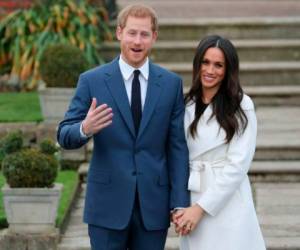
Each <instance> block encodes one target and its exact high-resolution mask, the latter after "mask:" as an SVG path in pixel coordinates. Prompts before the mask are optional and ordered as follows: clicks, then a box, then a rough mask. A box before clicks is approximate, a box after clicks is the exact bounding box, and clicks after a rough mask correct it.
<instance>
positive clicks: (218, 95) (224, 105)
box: [174, 36, 266, 250]
mask: <svg viewBox="0 0 300 250" xmlns="http://www.w3.org/2000/svg"><path fill="white" fill-rule="evenodd" d="M185 101H186V114H185V129H186V138H187V143H188V147H189V157H190V179H189V185H188V188H189V190H190V192H191V207H189V208H186V209H182V210H179V211H177V212H176V214H175V219H174V222H175V225H176V230H177V231H178V232H180V233H181V235H182V237H181V241H180V244H181V248H180V249H181V250H265V249H266V248H265V243H264V240H263V237H262V233H261V230H260V227H259V223H258V220H257V216H256V212H255V208H254V204H253V199H252V192H251V186H250V182H249V178H248V176H247V172H248V170H249V168H250V165H251V161H252V159H253V156H254V152H255V145H256V134H257V122H256V116H255V110H254V105H253V102H252V101H251V99H250V97H248V96H247V95H245V94H244V93H243V90H242V88H241V85H240V82H239V60H238V55H237V52H236V49H235V48H234V46H233V45H232V43H231V42H230V41H229V40H227V39H224V38H222V37H220V36H208V37H206V38H204V39H203V40H202V41H201V42H200V44H199V46H198V47H197V50H196V54H195V57H194V62H193V84H192V87H191V89H190V90H189V92H188V93H187V95H186V97H185Z"/></svg>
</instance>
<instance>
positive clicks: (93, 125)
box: [82, 98, 113, 135]
mask: <svg viewBox="0 0 300 250" xmlns="http://www.w3.org/2000/svg"><path fill="white" fill-rule="evenodd" d="M112 117H113V113H112V109H111V108H110V107H108V106H107V104H102V105H100V106H98V107H97V100H96V98H93V100H92V103H91V106H90V109H89V111H88V113H87V115H86V117H85V119H84V120H83V122H82V131H83V133H84V134H85V135H93V134H96V133H97V132H99V131H100V130H101V129H103V128H105V127H107V126H109V125H110V124H111V123H112Z"/></svg>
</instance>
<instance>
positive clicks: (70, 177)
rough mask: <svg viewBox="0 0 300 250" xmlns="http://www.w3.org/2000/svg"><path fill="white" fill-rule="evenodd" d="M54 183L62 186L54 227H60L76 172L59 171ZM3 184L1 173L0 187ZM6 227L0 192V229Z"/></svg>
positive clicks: (73, 187) (74, 182)
mask: <svg viewBox="0 0 300 250" xmlns="http://www.w3.org/2000/svg"><path fill="white" fill-rule="evenodd" d="M56 182H57V183H62V184H63V185H64V187H63V191H62V195H61V198H60V203H59V208H58V215H57V218H56V225H57V226H58V227H60V226H61V224H62V222H63V218H64V217H65V215H66V213H67V211H68V208H69V206H70V204H71V202H72V198H73V194H74V192H75V190H76V188H77V184H78V174H77V172H75V171H71V170H67V171H61V172H59V173H58V176H57V178H56ZM4 183H5V179H4V177H3V175H2V173H0V187H2V186H3V185H4ZM6 226H7V223H6V216H5V212H4V204H3V198H2V192H1V191H0V227H6Z"/></svg>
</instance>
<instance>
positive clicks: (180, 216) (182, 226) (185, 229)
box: [174, 204, 205, 235]
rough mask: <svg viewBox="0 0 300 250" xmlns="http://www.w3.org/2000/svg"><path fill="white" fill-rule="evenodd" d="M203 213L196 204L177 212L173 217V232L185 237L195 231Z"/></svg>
mask: <svg viewBox="0 0 300 250" xmlns="http://www.w3.org/2000/svg"><path fill="white" fill-rule="evenodd" d="M204 213H205V211H204V210H203V209H202V208H201V207H200V206H199V205H198V204H195V205H193V206H191V207H188V208H184V209H181V210H179V211H177V212H176V214H175V215H174V217H175V218H174V223H175V231H176V232H177V233H180V234H181V235H187V234H188V233H190V232H191V231H193V230H194V229H195V227H196V226H197V224H198V223H199V221H200V220H201V219H202V217H203V215H204Z"/></svg>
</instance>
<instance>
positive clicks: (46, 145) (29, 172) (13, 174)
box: [2, 133, 59, 187]
mask: <svg viewBox="0 0 300 250" xmlns="http://www.w3.org/2000/svg"><path fill="white" fill-rule="evenodd" d="M12 135H13V134H9V135H7V136H6V137H5V138H4V140H5V141H7V142H12V141H13V140H12V139H15V138H16V136H15V137H14V136H12ZM18 136H22V134H21V133H19V134H18ZM18 138H19V137H18ZM16 148H18V149H17V150H16V151H13V152H11V151H10V152H7V151H5V150H3V148H2V150H3V152H4V158H3V161H2V171H3V175H4V176H5V179H6V181H7V183H8V185H9V186H10V187H51V186H52V185H53V183H54V180H55V178H56V175H57V171H58V167H59V164H58V161H57V159H56V158H55V156H54V153H55V152H56V147H55V145H54V142H52V141H51V140H49V139H47V140H44V141H42V142H41V144H40V149H36V148H25V147H22V146H21V147H19V146H18V147H16Z"/></svg>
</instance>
